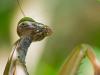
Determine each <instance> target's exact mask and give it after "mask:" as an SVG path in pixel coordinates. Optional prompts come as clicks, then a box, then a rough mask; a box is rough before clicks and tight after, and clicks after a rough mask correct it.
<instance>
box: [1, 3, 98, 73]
mask: <svg viewBox="0 0 100 75" xmlns="http://www.w3.org/2000/svg"><path fill="white" fill-rule="evenodd" d="M18 3H19V1H18ZM19 6H20V4H19ZM20 9H21V6H20ZM21 11H22V9H21ZM22 13H23V11H22ZM23 15H24V13H23ZM24 16H25V15H24ZM17 34H18V35H19V37H20V38H19V39H18V40H17V41H16V42H15V44H14V47H13V49H12V53H11V55H10V57H9V59H8V61H7V64H6V67H5V70H4V73H3V75H18V73H17V68H18V66H21V67H22V70H23V72H24V75H29V73H28V71H27V67H26V65H25V63H26V62H25V57H26V55H27V51H28V47H29V46H30V45H31V43H32V42H36V41H41V40H43V39H44V38H45V37H47V36H50V35H51V34H52V29H51V28H49V27H48V26H47V25H44V24H42V23H39V22H36V21H35V20H33V19H32V18H30V17H23V18H22V19H21V20H20V21H19V22H18V26H17ZM85 57H87V58H88V59H89V61H90V62H91V64H92V66H93V69H94V75H100V63H99V61H98V59H97V58H96V55H95V53H94V51H93V48H92V47H91V46H89V45H88V44H81V45H79V46H77V47H76V48H74V49H73V50H72V52H71V53H70V54H69V55H68V57H67V59H66V61H65V62H64V64H63V65H62V66H61V69H60V70H59V72H58V75H76V74H77V71H78V69H79V66H80V63H81V62H82V60H83V59H84V58H85ZM21 75H22V74H21Z"/></svg>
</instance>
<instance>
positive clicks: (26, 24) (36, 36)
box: [17, 17, 52, 41]
mask: <svg viewBox="0 0 100 75" xmlns="http://www.w3.org/2000/svg"><path fill="white" fill-rule="evenodd" d="M17 33H18V35H19V36H20V37H23V36H31V37H32V39H33V41H40V40H42V39H43V38H45V37H46V36H49V35H51V33H52V30H51V29H50V28H49V27H48V26H47V25H44V24H42V23H38V22H36V21H34V20H33V19H32V18H29V17H24V18H22V19H21V20H20V21H19V23H18V26H17Z"/></svg>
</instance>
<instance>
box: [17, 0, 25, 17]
mask: <svg viewBox="0 0 100 75" xmlns="http://www.w3.org/2000/svg"><path fill="white" fill-rule="evenodd" d="M17 3H18V5H19V8H20V10H21V12H22V14H23V16H24V17H25V13H24V11H23V10H22V7H21V4H20V2H19V0H17Z"/></svg>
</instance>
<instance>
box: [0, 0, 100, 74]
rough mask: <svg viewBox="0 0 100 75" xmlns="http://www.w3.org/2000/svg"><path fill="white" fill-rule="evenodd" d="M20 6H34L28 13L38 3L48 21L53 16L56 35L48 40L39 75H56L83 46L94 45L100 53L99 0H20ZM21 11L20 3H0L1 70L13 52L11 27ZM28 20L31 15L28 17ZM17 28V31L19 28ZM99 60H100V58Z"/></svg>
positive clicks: (37, 70)
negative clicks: (74, 49) (19, 4)
mask: <svg viewBox="0 0 100 75" xmlns="http://www.w3.org/2000/svg"><path fill="white" fill-rule="evenodd" d="M20 2H21V4H24V3H25V4H27V3H28V2H31V6H29V7H30V8H28V10H30V9H32V8H34V4H35V3H36V7H38V8H39V9H41V10H42V9H43V10H44V11H43V12H44V17H45V18H46V19H48V17H47V15H49V18H50V19H49V23H48V24H51V27H52V29H53V35H52V36H51V37H49V38H48V39H47V40H46V44H45V48H44V50H43V53H42V56H41V57H40V60H39V62H38V65H37V67H36V69H35V75H56V74H57V72H58V70H59V68H60V66H61V64H62V63H63V61H64V60H65V58H66V57H67V56H68V54H69V53H70V52H71V50H72V49H73V48H74V47H75V46H76V45H79V44H81V43H88V44H90V45H91V46H93V47H94V48H95V52H96V53H100V50H99V49H100V2H99V0H20ZM40 4H41V5H42V6H43V7H41V5H40ZM29 5H30V4H29ZM23 6H24V5H23ZM32 6H33V7H32ZM18 8H19V6H18V4H17V1H16V0H0V59H1V61H0V66H1V67H2V63H3V61H7V58H8V55H9V54H10V51H11V47H12V38H13V37H12V36H11V35H12V33H11V26H12V25H11V23H12V18H13V17H14V16H15V15H16V11H17V10H18ZM23 8H24V7H23ZM39 9H36V10H37V11H38V10H39ZM19 10H20V9H19ZM23 10H24V9H23ZM32 12H35V10H34V9H33V11H32ZM24 13H27V11H25V10H24ZM20 14H21V12H20ZM32 14H34V13H32ZM38 15H39V14H36V15H35V16H38ZM17 16H18V14H17ZM17 16H16V17H15V19H16V18H17ZM27 16H29V15H28V14H27ZM30 17H31V16H30ZM41 22H42V21H41ZM13 26H14V27H16V25H13ZM15 34H16V32H15ZM13 36H14V35H13ZM97 56H98V58H99V56H100V55H99V54H98V55H97ZM99 59H100V58H99ZM5 63H6V62H5ZM4 65H5V64H4ZM3 67H4V66H3ZM2 71H3V70H2ZM32 73H33V71H32V70H31V73H30V74H31V75H32ZM81 74H82V73H81ZM85 75H86V74H85ZM87 75H89V74H87ZM90 75H91V74H90Z"/></svg>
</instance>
